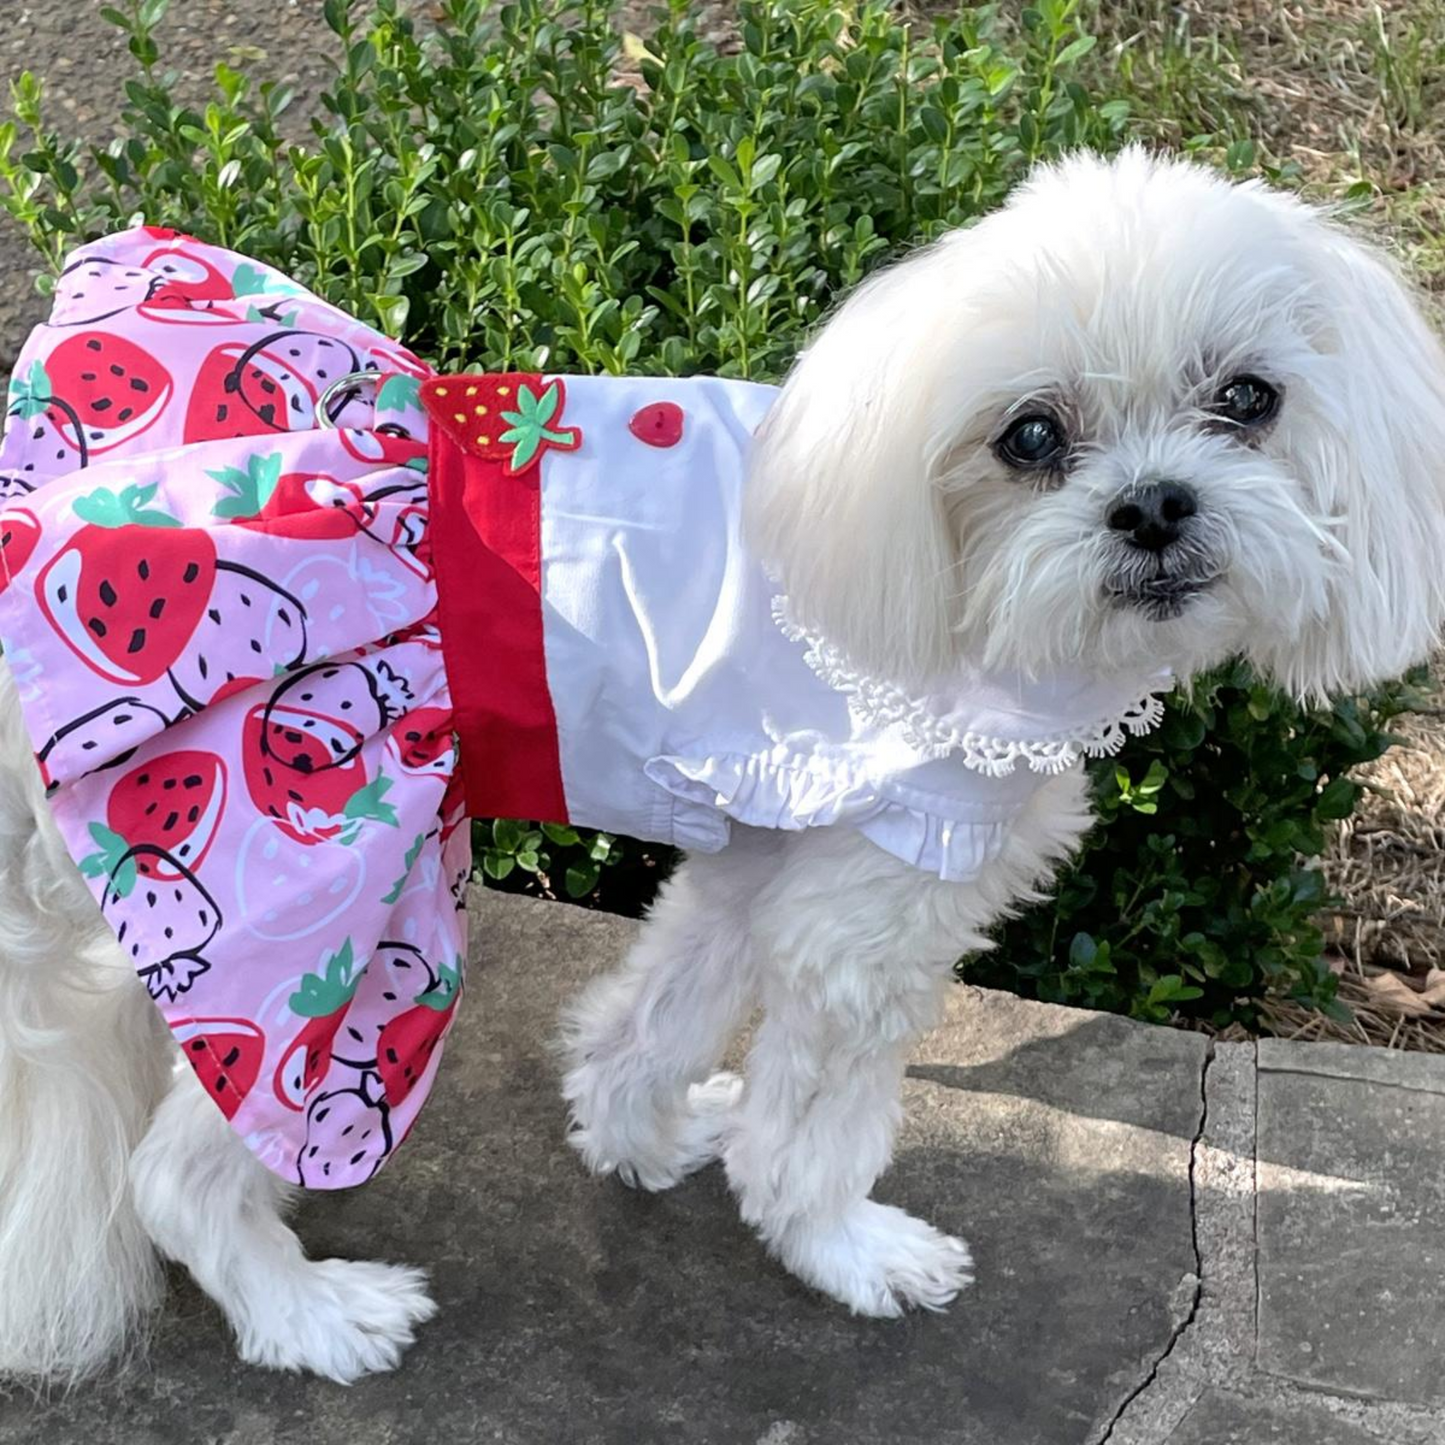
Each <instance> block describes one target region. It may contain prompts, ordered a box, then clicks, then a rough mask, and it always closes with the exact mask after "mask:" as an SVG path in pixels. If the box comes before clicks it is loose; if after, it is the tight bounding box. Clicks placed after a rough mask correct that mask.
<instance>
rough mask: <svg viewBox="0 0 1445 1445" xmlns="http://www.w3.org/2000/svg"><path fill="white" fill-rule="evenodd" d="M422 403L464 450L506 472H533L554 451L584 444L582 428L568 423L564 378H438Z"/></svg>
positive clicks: (518, 375) (427, 388)
mask: <svg viewBox="0 0 1445 1445" xmlns="http://www.w3.org/2000/svg"><path fill="white" fill-rule="evenodd" d="M421 401H422V405H423V407H424V408H425V409H426V412H427V414H428V415H429V416H430V417H431V419H432V422H433V423H434V424H436V425H438V426H440V427H441V428H442V429H443V430H444V431H446V432H447V433H448V434H449V435H450V436H452V437H453V438H454V439H455V440H456V442H457V443H458V444H459V445H460V446H461V447H462V448H463V450H465V451H468V452H470V453H471V454H472V455H473V456H478V457H482V458H484V459H486V460H488V461H499V462H501V463H503V467H502V475H503V476H507V477H515V476H520V475H521V474H522V473H524V472H527V471H530V470H532V469H533V468H535V467H536V466H537V465H538V464H539V463H540V462H541V460H542V458H543V457H544V456H545V455H546V453H547V452H549V451H559V452H573V451H576V450H577V449H578V448H579V447H580V446H581V445H582V429H581V428H580V427H575V426H564V425H563V423H562V414H563V412H564V410H565V408H566V403H567V389H566V385H565V383H564V382H562V381H561V380H560V379H559V378H555V377H554V378H553V379H552V380H551V381H548V380H546V379H545V378H544V377H542V376H538V375H533V374H530V373H523V372H502V373H497V374H481V375H474V376H441V377H432V378H430V379H429V380H428V381H426V382H424V383H423V384H422V387H421Z"/></svg>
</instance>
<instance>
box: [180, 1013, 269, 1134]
mask: <svg viewBox="0 0 1445 1445" xmlns="http://www.w3.org/2000/svg"><path fill="white" fill-rule="evenodd" d="M171 1033H172V1035H173V1036H174V1037H175V1040H176V1042H177V1043H178V1044H179V1045H180V1046H181V1052H182V1053H183V1054H184V1055H185V1057H186V1062H187V1063H188V1064H190V1066H191V1068H192V1069H193V1070H195V1075H196V1077H197V1078H198V1079H199V1080H200V1081H201V1087H202V1088H204V1089H205V1091H206V1092H207V1093H208V1094H209V1095H210V1096H211V1098H212V1099H213V1100H214V1101H215V1103H216V1105H217V1107H219V1109H220V1111H221V1112H222V1113H223V1114H224V1115H225V1116H226V1118H228V1119H234V1118H235V1117H236V1111H237V1110H238V1109H239V1108H240V1107H241V1105H242V1103H243V1102H244V1101H245V1098H246V1095H247V1094H249V1093H250V1092H251V1089H252V1088H253V1086H254V1085H255V1083H256V1078H257V1075H259V1074H260V1072H261V1059H262V1057H263V1055H264V1054H265V1052H266V1036H265V1035H264V1034H263V1033H262V1032H261V1030H260V1029H258V1028H257V1027H256V1025H255V1024H253V1023H252V1022H251V1021H250V1020H249V1019H175V1020H173V1021H172V1023H171Z"/></svg>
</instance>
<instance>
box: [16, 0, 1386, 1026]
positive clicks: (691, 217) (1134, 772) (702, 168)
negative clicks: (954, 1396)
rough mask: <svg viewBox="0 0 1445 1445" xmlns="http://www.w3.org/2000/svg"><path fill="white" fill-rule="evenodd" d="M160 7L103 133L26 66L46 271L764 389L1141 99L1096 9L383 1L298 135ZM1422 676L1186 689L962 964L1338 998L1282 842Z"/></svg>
mask: <svg viewBox="0 0 1445 1445" xmlns="http://www.w3.org/2000/svg"><path fill="white" fill-rule="evenodd" d="M165 8H166V5H165V0H131V3H129V4H127V5H122V6H120V7H118V8H116V7H112V8H108V9H107V11H106V13H107V15H108V16H109V18H110V19H111V20H112V21H113V22H114V23H115V24H117V25H119V26H121V27H122V28H123V29H124V30H125V31H126V32H127V33H128V36H129V45H130V50H131V52H132V54H133V55H134V57H135V59H136V73H135V76H134V78H133V79H132V80H130V81H129V83H128V84H127V86H126V96H127V106H126V109H125V111H124V113H123V115H122V117H121V120H120V124H119V127H118V130H117V134H116V138H115V139H114V141H112V142H111V143H110V144H109V145H107V146H105V147H103V148H99V149H94V148H90V147H85V146H82V145H79V144H78V143H76V142H75V141H73V140H69V139H64V138H61V137H58V136H56V135H55V134H53V133H51V132H50V131H49V130H47V129H46V127H45V124H44V120H43V117H42V114H41V100H42V96H41V87H40V85H39V83H38V82H37V81H35V80H34V79H33V78H31V77H30V76H28V75H27V76H22V77H21V79H20V80H19V81H18V82H17V83H16V85H15V87H14V96H13V101H14V104H13V109H14V121H13V122H12V123H10V124H7V125H5V126H4V127H3V129H0V188H3V192H4V194H3V203H4V205H5V206H6V207H7V209H8V210H9V211H10V212H11V214H12V215H13V216H15V217H16V218H17V219H18V220H19V221H20V223H21V224H22V225H23V226H25V227H26V229H27V230H28V232H29V234H30V236H31V237H32V238H33V240H34V241H35V244H36V245H37V247H38V248H39V250H40V251H41V253H42V254H43V256H44V258H45V262H46V265H47V268H48V270H47V273H46V275H45V276H42V278H41V284H42V287H43V286H44V284H45V282H46V280H47V279H48V277H49V275H52V274H53V273H54V271H55V269H56V268H57V266H58V264H59V262H60V259H61V257H62V256H63V254H64V253H65V251H66V250H67V249H68V248H69V247H70V246H71V245H72V244H74V243H75V242H77V241H80V240H84V239H87V238H90V237H93V236H96V235H98V234H101V233H103V232H104V231H106V230H109V229H113V228H116V227H118V226H122V225H125V224H128V223H129V222H130V221H131V220H132V219H133V218H134V217H137V216H144V218H145V219H146V220H148V221H149V222H151V223H154V224H159V225H167V226H173V227H176V228H177V229H180V230H184V231H189V232H192V233H194V234H197V235H200V236H203V237H205V238H206V239H208V240H210V241H214V242H219V243H221V244H224V245H227V246H231V247H234V248H235V249H238V250H241V251H245V252H249V253H250V254H252V255H254V256H257V257H260V258H262V259H264V260H266V261H269V262H271V263H273V264H274V265H276V266H279V267H281V268H283V269H285V270H287V271H289V272H291V273H292V274H293V275H295V276H296V277H297V278H298V279H300V280H301V281H303V282H305V283H306V284H307V285H309V286H311V287H313V288H315V289H316V290H317V291H319V292H321V293H322V294H323V295H325V296H327V297H328V298H330V299H331V300H333V301H335V302H337V303H338V304H340V305H342V306H346V307H348V308H350V309H352V310H353V311H355V312H357V313H358V314H360V315H361V316H363V317H365V318H366V319H368V320H370V321H372V322H374V323H376V324H378V325H380V326H381V327H382V328H383V329H385V330H387V331H389V332H390V333H392V334H393V335H396V336H399V337H401V338H403V339H404V340H405V341H406V342H407V343H408V344H409V345H410V346H412V347H413V348H415V349H416V350H417V351H418V352H420V353H421V354H422V355H423V356H425V357H427V358H428V359H429V360H430V361H432V362H433V363H435V364H436V365H437V366H438V367H443V368H445V367H456V366H462V365H467V366H474V367H475V366H485V367H492V368H504V367H510V368H517V369H524V370H526V369H555V370H568V369H572V370H580V371H610V372H621V371H632V372H649V371H650V372H661V373H679V374H686V373H693V372H722V373H725V374H727V375H733V376H750V377H755V378H759V379H764V380H770V379H776V378H778V377H780V376H781V375H782V373H783V372H784V371H785V370H786V368H787V366H788V363H789V360H790V358H791V357H792V355H793V354H794V352H795V351H796V349H797V347H798V345H799V343H800V341H801V340H802V338H803V337H804V336H805V335H806V334H807V333H808V331H809V329H810V328H811V327H813V326H814V325H815V323H816V322H817V321H818V320H819V318H820V316H821V315H822V314H823V313H824V311H825V309H826V308H827V307H828V305H829V304H830V303H831V301H832V300H833V299H834V298H835V297H836V296H837V295H838V294H839V292H840V291H842V290H844V289H846V288H847V287H849V286H851V285H852V284H854V283H855V282H856V281H858V280H859V278H860V277H862V276H863V275H865V274H866V273H867V272H868V270H869V269H870V268H872V267H873V266H876V265H877V264H879V263H880V262H881V261H883V260H884V259H885V258H887V257H889V256H890V255H895V254H897V253H898V252H899V250H900V249H902V248H905V247H908V246H911V245H915V244H917V243H918V242H920V241H923V240H926V239H928V238H929V237H931V236H934V235H936V234H937V233H938V232H940V231H941V230H943V229H945V228H947V227H950V226H956V225H959V224H961V223H966V222H967V221H969V220H971V219H972V218H974V217H976V216H978V215H979V214H981V213H983V212H985V211H987V210H989V209H990V208H992V207H994V206H996V205H997V204H998V203H999V202H1000V201H1001V200H1002V199H1003V197H1004V195H1005V194H1006V193H1007V191H1008V190H1009V188H1010V187H1011V186H1012V185H1013V184H1014V183H1015V182H1016V181H1017V180H1018V179H1019V177H1020V176H1021V175H1022V174H1023V173H1024V172H1025V171H1026V170H1027V168H1028V167H1029V165H1030V164H1031V163H1032V162H1033V161H1035V160H1037V159H1038V158H1040V157H1045V156H1050V155H1054V154H1057V153H1058V152H1059V151H1060V150H1062V149H1067V148H1069V147H1072V146H1077V145H1090V146H1094V147H1098V148H1102V149H1111V148H1113V147H1116V146H1117V145H1119V144H1120V143H1122V141H1123V140H1125V139H1127V138H1128V135H1129V134H1130V130H1131V124H1132V122H1131V117H1130V114H1129V106H1128V104H1127V102H1126V101H1125V100H1123V99H1120V98H1118V97H1111V96H1109V95H1108V94H1106V93H1103V92H1104V91H1106V90H1107V88H1108V71H1107V67H1106V66H1100V65H1099V64H1098V57H1097V56H1092V57H1091V56H1090V52H1091V50H1092V48H1093V42H1092V38H1091V37H1090V36H1089V35H1088V34H1086V33H1085V32H1084V30H1083V28H1082V25H1081V20H1080V16H1079V12H1078V5H1077V0H1039V3H1037V4H1035V5H1034V6H1033V7H1032V8H1028V9H1024V10H1022V11H1021V12H1017V13H1015V14H1013V16H1012V17H1011V18H1009V19H1007V20H1006V19H1004V18H1002V17H1001V16H1000V15H999V14H998V13H997V12H996V9H995V7H989V6H963V7H962V8H961V9H960V11H958V12H957V13H956V14H954V15H953V16H951V17H949V18H947V19H944V20H939V21H937V22H935V23H933V24H931V25H923V24H917V25H913V26H911V27H910V26H908V25H906V24H904V23H902V22H901V21H900V20H899V18H898V16H897V14H896V13H895V12H894V11H892V10H891V9H890V8H889V7H887V6H884V5H881V4H877V3H870V4H863V5H860V6H857V7H853V6H848V7H842V6H837V5H834V4H829V3H819V0H760V3H743V4H741V5H739V6H738V10H737V14H738V21H739V35H740V44H739V45H738V46H737V48H736V50H735V53H721V52H720V51H719V50H718V49H717V48H714V47H713V46H712V45H710V44H708V43H706V42H705V41H704V40H702V39H701V38H700V37H699V35H698V34H697V31H696V28H695V22H694V20H693V19H691V18H690V17H689V15H688V8H689V7H688V6H687V5H686V4H685V3H676V0H675V3H673V4H672V5H671V6H670V8H668V9H667V10H665V11H660V12H658V16H657V19H656V23H655V26H654V28H653V29H652V30H651V31H650V33H648V34H647V35H646V36H645V37H640V38H639V37H623V36H621V35H619V34H617V33H616V32H615V31H614V30H613V29H612V27H611V25H610V22H609V13H608V7H607V6H604V5H601V4H596V3H584V0H523V3H519V4H513V5H506V6H502V7H500V8H491V7H486V6H483V5H481V4H479V3H476V0H442V3H441V4H440V5H439V6H437V7H435V11H434V13H435V14H436V15H437V17H438V21H439V23H438V26H437V29H436V31H435V33H426V34H423V33H422V32H421V31H420V30H419V28H418V27H416V26H415V25H414V24H413V22H412V21H411V20H410V19H409V18H407V16H406V15H405V14H403V13H401V12H399V10H398V7H397V5H396V4H395V3H394V0H375V3H374V5H373V6H372V8H370V9H369V10H368V12H367V13H366V14H365V15H362V14H360V13H359V10H358V9H357V7H348V5H347V4H346V3H345V0H326V4H325V15H326V21H327V23H328V25H329V26H330V28H331V29H332V30H333V31H334V32H335V35H336V41H335V51H336V57H337V73H336V75H335V78H334V81H333V83H332V84H331V86H330V88H329V90H328V91H327V92H326V93H325V94H323V95H322V97H321V99H320V102H319V106H318V109H317V113H316V114H315V115H314V116H312V117H309V118H308V120H309V127H308V128H299V129H300V132H301V133H305V131H306V129H309V137H308V138H307V139H305V140H304V141H303V142H302V143H299V144H294V143H289V142H287V141H286V140H284V139H283V136H284V135H286V134H287V133H288V125H289V121H290V119H291V118H289V117H288V118H287V120H283V119H282V116H283V112H284V111H285V110H286V108H287V106H288V103H289V97H288V95H287V94H286V93H285V91H284V90H283V89H281V88H279V87H278V86H276V85H275V84H273V83H269V82H268V83H262V84H259V85H257V84H255V83H254V82H253V81H252V80H251V78H250V77H248V76H247V75H245V74H243V73H240V72H238V71H235V70H232V69H231V68H229V67H228V66H226V65H218V66H217V67H216V84H215V95H214V98H213V99H212V100H211V101H210V102H209V103H208V104H207V105H206V106H205V107H204V108H203V109H186V108H181V107H179V106H177V104H176V103H175V101H174V99H173V94H172V83H171V80H170V78H169V77H168V76H167V74H166V71H165V64H164V57H165V33H164V29H163V26H162V21H163V15H164V11H165ZM1100 76H1103V79H1102V80H1100V79H1099V77H1100ZM619 77H621V78H619ZM1086 77H1087V78H1088V79H1089V81H1090V82H1091V83H1086ZM639 79H640V81H641V82H642V83H641V84H638V83H636V82H637V81H638V80H639ZM291 133H294V132H291ZM1251 156H1252V150H1249V149H1247V148H1246V149H1244V150H1241V149H1240V148H1239V147H1236V148H1235V152H1234V155H1233V157H1232V159H1233V160H1234V161H1235V162H1236V163H1237V164H1247V163H1248V162H1249V160H1250V158H1251ZM1406 700H1407V699H1406V694H1405V692H1404V691H1403V690H1402V689H1395V690H1393V691H1391V692H1390V693H1388V694H1386V695H1384V696H1382V697H1380V698H1377V699H1375V700H1373V702H1372V703H1371V705H1369V706H1366V705H1364V704H1361V703H1354V702H1352V703H1347V704H1342V705H1341V706H1339V707H1337V708H1336V709H1335V710H1334V711H1333V712H1331V713H1328V714H1323V715H1319V714H1304V713H1302V712H1300V711H1299V710H1297V709H1295V708H1294V707H1292V706H1290V705H1289V704H1287V703H1286V702H1284V701H1282V700H1281V699H1280V698H1278V697H1277V696H1275V695H1273V694H1271V693H1269V692H1267V691H1264V690H1262V689H1260V688H1258V687H1257V686H1255V685H1254V684H1253V683H1252V681H1251V680H1250V679H1249V678H1248V677H1247V676H1246V675H1244V674H1243V673H1242V672H1241V671H1239V670H1230V671H1228V672H1226V673H1225V674H1223V675H1222V676H1221V677H1220V678H1219V680H1218V682H1217V684H1211V685H1208V686H1202V687H1200V688H1199V689H1198V690H1197V691H1196V693H1195V695H1194V696H1193V697H1179V698H1176V699H1175V700H1174V701H1172V702H1171V704H1170V711H1169V717H1168V722H1167V724H1166V725H1165V726H1164V727H1163V728H1162V729H1161V730H1160V731H1159V732H1158V733H1156V734H1155V735H1154V736H1153V737H1150V738H1147V739H1143V740H1140V741H1137V742H1134V743H1131V744H1130V746H1129V748H1128V749H1127V750H1126V751H1125V753H1124V754H1122V755H1121V756H1120V758H1119V759H1118V760H1117V761H1116V762H1109V763H1107V764H1103V765H1100V766H1099V767H1097V768H1096V778H1097V783H1098V790H1099V798H1100V806H1101V810H1102V816H1103V823H1102V825H1101V827H1100V828H1099V829H1097V830H1096V831H1095V832H1094V834H1093V835H1092V836H1091V839H1090V841H1089V845H1088V847H1087V850H1086V852H1085V853H1084V855H1083V858H1082V859H1081V861H1080V864H1079V866H1078V867H1076V868H1074V869H1073V870H1072V871H1071V872H1070V873H1069V874H1068V875H1067V876H1066V877H1065V878H1064V880H1063V883H1062V886H1061V888H1060V890H1059V893H1058V896H1057V901H1055V902H1051V903H1049V904H1046V905H1043V906H1041V907H1038V908H1036V909H1034V910H1032V911H1031V912H1029V913H1028V914H1026V915H1024V916H1023V917H1021V918H1019V919H1017V920H1015V921H1013V922H1011V923H1009V924H1008V925H1007V926H1006V927H1005V928H1004V929H1003V930H1002V939H1003V943H1004V947H1003V948H1002V949H1001V950H1000V951H999V952H997V953H995V954H991V955H987V956H985V957H983V958H979V959H974V960H969V961H966V963H965V969H966V971H967V973H968V975H969V976H970V977H974V978H977V979H980V980H983V981H986V982H990V983H995V984H1001V985H1003V986H1005V987H1009V988H1013V989H1016V990H1018V991H1021V992H1025V993H1029V994H1035V995H1037V996H1040V997H1044V998H1051V999H1060V1000H1065V1001H1069V1002H1076V1003H1083V1004H1088V1005H1092V1006H1097V1007H1103V1008H1111V1009H1117V1010H1121V1011H1127V1012H1130V1013H1133V1014H1135V1015H1138V1016H1141V1017H1146V1018H1164V1017H1167V1016H1168V1015H1169V1014H1170V1013H1171V1012H1173V1011H1176V1010H1181V1009H1182V1010H1184V1011H1187V1012H1193V1013H1204V1014H1207V1015H1210V1016H1212V1017H1214V1018H1216V1019H1217V1020H1219V1021H1221V1022H1222V1021H1225V1020H1227V1019H1230V1018H1234V1017H1244V1018H1248V1017H1249V1016H1250V1012H1251V1003H1250V1001H1251V999H1253V998H1256V997H1258V996H1259V994H1260V993H1261V992H1262V991H1263V990H1266V989H1272V990H1277V991H1284V992H1289V993H1293V994H1294V995H1296V996H1298V997H1301V998H1304V999H1307V1000H1311V1001H1313V1002H1315V1003H1316V1004H1319V1005H1320V1006H1323V1007H1331V1006H1333V1005H1332V999H1333V992H1332V989H1333V985H1332V980H1331V977H1330V975H1329V973H1328V971H1327V970H1325V969H1324V968H1323V966H1322V965H1321V964H1320V962H1319V949H1320V937H1319V934H1318V932H1317V931H1316V929H1315V927H1314V925H1313V923H1312V919H1313V917H1314V915H1315V913H1316V911H1317V909H1318V908H1319V906H1320V904H1321V902H1322V900H1323V889H1322V884H1321V879H1320V875H1319V873H1318V871H1317V870H1315V869H1313V868H1310V867H1308V866H1302V865H1301V863H1300V861H1299V860H1300V858H1301V856H1302V855H1304V856H1308V855H1311V854H1313V853H1315V852H1317V851H1318V849H1319V847H1320V845H1321V833H1322V827H1323V824H1324V823H1325V821H1326V820H1328V819H1330V818H1336V817H1341V816H1344V815H1345V814H1347V813H1348V812H1349V811H1350V809H1351V808H1352V806H1353V804H1354V801H1355V787H1354V785H1353V784H1352V783H1350V782H1349V781H1348V780H1347V779H1346V778H1345V773H1346V771H1347V770H1348V768H1349V767H1350V766H1351V765H1353V764H1355V763H1357V762H1360V761H1361V760H1363V759H1367V758H1371V757H1375V756H1377V755H1378V754H1379V753H1380V752H1381V751H1383V749H1384V747H1385V745H1386V742H1387V739H1386V738H1385V736H1384V734H1383V733H1382V730H1381V729H1382V727H1383V725H1384V724H1385V722H1386V721H1387V720H1388V718H1389V717H1390V716H1392V715H1394V713H1395V712H1398V711H1399V710H1400V709H1401V708H1402V706H1403V705H1404V702H1405V701H1406ZM478 843H479V848H478V858H479V862H480V865H481V867H482V869H483V871H484V872H485V873H486V874H487V875H488V876H489V877H490V878H492V879H493V880H496V881H503V880H505V883H506V885H507V886H517V885H518V883H519V882H520V883H522V884H524V885H526V886H531V887H533V888H537V887H541V886H543V885H544V884H548V885H550V886H551V887H552V888H553V889H555V891H557V892H559V893H564V894H571V895H573V896H577V897H585V898H589V899H591V900H593V901H598V902H600V903H601V904H602V905H603V906H609V907H613V908H616V909H619V910H620V911H635V910H636V909H637V908H639V907H641V906H642V905H643V904H645V902H646V900H647V898H648V897H649V896H650V894H651V892H652V890H653V888H654V887H655V883H656V880H657V878H658V877H659V876H660V875H661V874H662V873H663V872H664V871H665V869H666V867H667V866H668V865H669V863H670V858H669V856H668V855H666V853H665V850H664V851H661V852H660V851H659V850H656V849H653V850H646V849H643V848H642V847H641V846H640V845H638V844H634V843H631V842H629V841H627V840H616V839H610V838H607V837H603V836H597V835H591V834H585V835H579V834H578V833H577V832H575V831H573V830H571V829H563V828H537V827H533V826H531V825H528V824H524V823H516V822H508V821H499V822H495V823H484V824H480V825H479V837H478Z"/></svg>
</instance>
